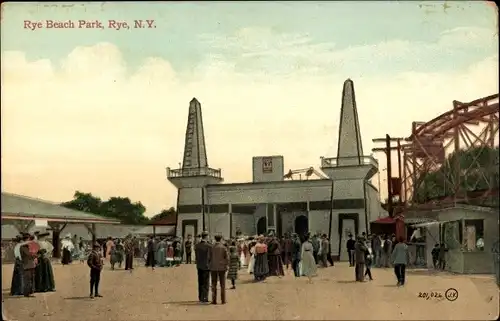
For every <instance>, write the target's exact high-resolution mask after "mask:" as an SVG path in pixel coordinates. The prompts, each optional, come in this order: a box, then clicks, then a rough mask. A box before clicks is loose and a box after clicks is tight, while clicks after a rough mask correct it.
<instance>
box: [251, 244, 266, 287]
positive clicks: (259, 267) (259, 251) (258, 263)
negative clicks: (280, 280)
mask: <svg viewBox="0 0 500 321" xmlns="http://www.w3.org/2000/svg"><path fill="white" fill-rule="evenodd" d="M268 274H269V262H268V260H267V245H266V244H265V243H264V237H263V236H261V237H259V240H258V242H257V244H256V245H255V265H254V268H253V275H254V278H255V281H257V282H258V281H264V280H265V279H266V277H267V275H268Z"/></svg>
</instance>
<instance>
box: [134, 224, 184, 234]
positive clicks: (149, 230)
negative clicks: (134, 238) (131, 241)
mask: <svg viewBox="0 0 500 321" xmlns="http://www.w3.org/2000/svg"><path fill="white" fill-rule="evenodd" d="M153 227H154V226H152V225H149V226H144V227H143V228H141V229H138V230H136V231H134V232H133V234H135V235H138V236H145V235H153ZM154 232H155V234H166V235H172V236H173V235H175V226H172V225H169V226H156V227H154Z"/></svg>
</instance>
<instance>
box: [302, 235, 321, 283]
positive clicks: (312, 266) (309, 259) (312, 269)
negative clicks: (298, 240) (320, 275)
mask: <svg viewBox="0 0 500 321" xmlns="http://www.w3.org/2000/svg"><path fill="white" fill-rule="evenodd" d="M300 263H301V275H304V276H307V277H308V278H309V282H312V277H313V276H316V274H317V266H316V261H315V260H314V255H313V246H312V243H311V242H309V235H306V236H305V241H304V243H302V250H301V261H300Z"/></svg>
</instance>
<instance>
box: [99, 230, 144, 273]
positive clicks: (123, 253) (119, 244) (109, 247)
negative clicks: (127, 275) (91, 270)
mask: <svg viewBox="0 0 500 321" xmlns="http://www.w3.org/2000/svg"><path fill="white" fill-rule="evenodd" d="M138 242H139V241H138V240H137V238H136V236H134V235H132V234H128V235H127V236H126V237H125V238H124V239H123V240H122V239H119V238H115V239H113V238H112V237H111V236H109V237H108V238H107V240H106V242H103V244H102V253H103V259H105V260H107V261H108V262H109V265H110V267H111V270H115V267H116V265H118V268H120V269H121V267H122V264H123V263H125V270H130V271H132V270H133V269H134V256H135V252H136V250H137V248H138ZM98 245H99V244H98ZM99 247H100V248H101V245H99Z"/></svg>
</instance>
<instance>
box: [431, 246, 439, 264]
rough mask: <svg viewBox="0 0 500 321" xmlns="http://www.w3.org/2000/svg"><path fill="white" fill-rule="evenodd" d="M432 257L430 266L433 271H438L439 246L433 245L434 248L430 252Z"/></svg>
mask: <svg viewBox="0 0 500 321" xmlns="http://www.w3.org/2000/svg"><path fill="white" fill-rule="evenodd" d="M431 256H432V264H433V265H434V269H436V270H437V269H439V265H438V263H439V244H434V248H433V249H432V251H431Z"/></svg>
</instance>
